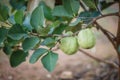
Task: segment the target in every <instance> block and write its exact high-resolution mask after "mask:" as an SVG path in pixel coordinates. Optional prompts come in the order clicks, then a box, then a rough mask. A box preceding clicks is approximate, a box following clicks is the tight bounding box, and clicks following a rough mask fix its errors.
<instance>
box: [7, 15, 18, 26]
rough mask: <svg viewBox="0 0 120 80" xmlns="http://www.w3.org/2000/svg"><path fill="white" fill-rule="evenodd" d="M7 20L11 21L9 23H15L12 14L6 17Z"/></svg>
mask: <svg viewBox="0 0 120 80" xmlns="http://www.w3.org/2000/svg"><path fill="white" fill-rule="evenodd" d="M8 21H9V22H10V23H11V24H16V22H15V19H14V16H13V15H11V16H10V17H9V18H8Z"/></svg>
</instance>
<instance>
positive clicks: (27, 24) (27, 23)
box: [23, 14, 33, 31]
mask: <svg viewBox="0 0 120 80" xmlns="http://www.w3.org/2000/svg"><path fill="white" fill-rule="evenodd" d="M30 18H31V15H30V14H27V15H26V17H25V19H24V21H23V25H24V29H25V30H27V31H32V29H33V27H32V26H31V24H30Z"/></svg>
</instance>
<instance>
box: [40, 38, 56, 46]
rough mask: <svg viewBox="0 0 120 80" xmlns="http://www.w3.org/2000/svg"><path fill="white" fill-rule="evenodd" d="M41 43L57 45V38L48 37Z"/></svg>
mask: <svg viewBox="0 0 120 80" xmlns="http://www.w3.org/2000/svg"><path fill="white" fill-rule="evenodd" d="M41 45H45V46H48V47H53V46H55V39H53V38H46V39H45V40H44V41H43V42H42V43H41Z"/></svg>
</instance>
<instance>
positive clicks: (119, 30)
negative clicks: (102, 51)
mask: <svg viewBox="0 0 120 80" xmlns="http://www.w3.org/2000/svg"><path fill="white" fill-rule="evenodd" d="M118 3H119V18H118V29H117V50H118V48H119V46H120V0H119V2H118ZM117 53H118V59H119V63H120V52H119V51H117ZM118 75H119V76H120V65H119V74H118ZM119 79H120V77H119Z"/></svg>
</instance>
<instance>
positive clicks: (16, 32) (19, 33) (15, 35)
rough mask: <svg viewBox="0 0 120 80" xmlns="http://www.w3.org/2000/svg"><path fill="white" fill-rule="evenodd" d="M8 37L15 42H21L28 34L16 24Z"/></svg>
mask: <svg viewBox="0 0 120 80" xmlns="http://www.w3.org/2000/svg"><path fill="white" fill-rule="evenodd" d="M8 36H9V37H10V38H11V39H13V40H20V39H21V38H23V37H24V36H26V32H25V31H24V30H23V28H22V26H21V25H19V24H15V25H13V26H12V27H11V28H10V30H9V32H8Z"/></svg>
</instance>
